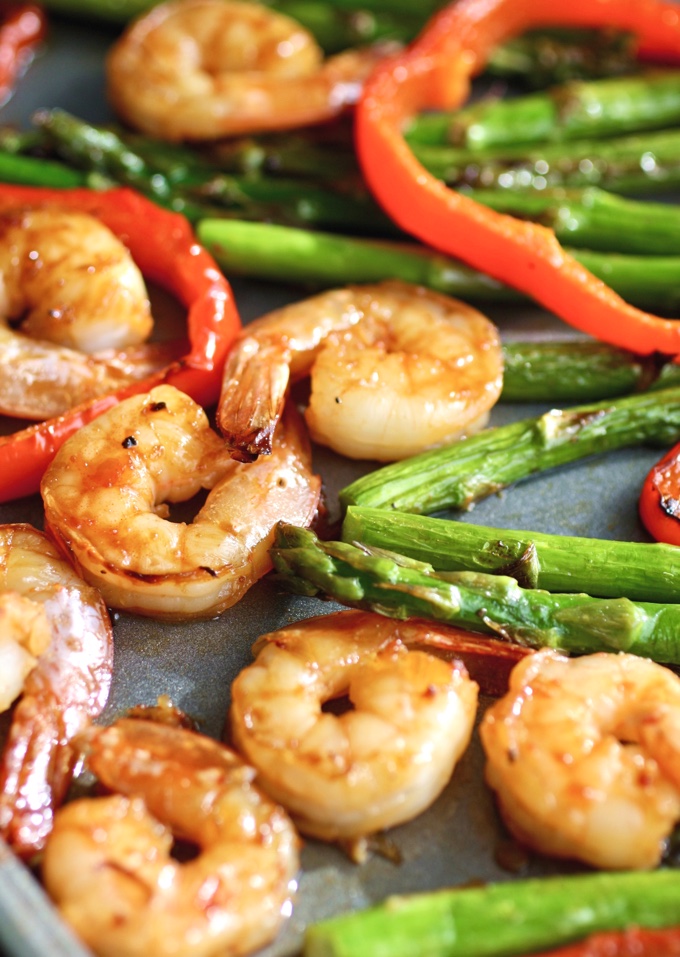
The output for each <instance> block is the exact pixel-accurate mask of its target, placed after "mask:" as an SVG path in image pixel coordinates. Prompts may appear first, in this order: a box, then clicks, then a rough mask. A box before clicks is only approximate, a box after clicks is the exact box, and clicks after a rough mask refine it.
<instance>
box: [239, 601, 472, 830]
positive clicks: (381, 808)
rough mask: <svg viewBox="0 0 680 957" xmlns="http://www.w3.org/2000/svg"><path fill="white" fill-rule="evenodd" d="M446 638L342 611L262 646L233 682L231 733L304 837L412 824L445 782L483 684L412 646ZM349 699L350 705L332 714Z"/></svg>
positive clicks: (415, 625)
mask: <svg viewBox="0 0 680 957" xmlns="http://www.w3.org/2000/svg"><path fill="white" fill-rule="evenodd" d="M444 630H445V629H444ZM437 631H438V629H437V628H436V627H435V626H432V625H431V624H427V623H424V622H413V621H411V622H408V621H407V622H398V621H394V620H393V619H389V618H384V617H382V616H380V615H375V614H371V613H367V612H359V611H345V612H340V613H338V614H333V615H327V616H323V617H318V618H312V619H308V620H307V621H303V622H298V623H297V624H296V625H291V626H290V627H288V628H282V629H281V630H280V631H275V632H273V633H271V634H267V635H264V636H263V637H262V638H260V639H259V641H258V643H257V644H256V646H255V651H256V652H257V658H256V660H255V662H254V663H253V664H252V665H250V666H249V667H247V668H245V669H244V670H243V671H242V672H241V673H240V674H239V675H238V677H237V678H236V680H235V681H234V683H233V685H232V704H231V711H230V729H231V734H232V737H233V741H234V744H235V746H236V748H237V749H238V750H239V751H240V753H241V754H243V756H244V757H245V759H246V760H247V761H248V762H249V763H251V764H252V765H254V767H256V768H257V773H258V782H259V783H260V784H261V785H262V787H263V788H264V790H265V791H266V792H267V793H268V794H269V795H270V796H271V797H272V798H274V799H275V800H277V801H280V803H281V804H283V806H284V807H285V808H286V809H287V810H288V811H289V812H290V813H291V815H292V817H293V820H294V821H295V822H296V824H297V825H298V826H299V828H300V830H301V831H302V832H303V833H305V834H310V835H312V836H314V837H318V838H322V839H324V840H329V841H333V840H343V841H350V842H351V841H355V840H357V839H360V838H362V837H365V836H366V835H369V834H371V833H373V832H375V831H377V830H380V829H382V828H387V827H392V826H394V825H396V824H400V823H402V822H405V821H408V820H410V819H411V818H413V817H415V816H416V815H417V814H419V813H420V812H421V811H423V810H424V809H425V808H427V807H429V805H430V804H431V803H432V802H433V801H434V800H435V798H436V797H437V796H438V795H439V794H440V792H441V791H442V789H443V788H444V786H445V785H446V783H447V782H448V780H449V778H450V777H451V774H452V772H453V769H454V766H455V764H456V762H457V761H458V759H459V758H460V756H461V755H462V753H463V751H464V750H465V748H466V747H467V744H468V741H469V740H470V735H471V733H472V726H473V722H474V718H475V710H476V704H477V685H476V683H475V682H474V681H472V680H471V679H470V678H469V677H468V675H467V672H466V671H465V668H464V667H463V665H462V664H461V663H460V662H455V661H454V662H447V661H444V660H443V659H442V658H439V657H436V656H435V655H434V654H429V653H428V652H426V651H423V650H420V649H419V648H418V649H413V650H412V649H410V648H409V645H412V644H424V645H427V644H428V642H429V640H430V638H431V636H432V635H433V634H435V635H436V633H437ZM342 696H348V698H349V701H350V702H351V704H352V705H353V708H352V709H351V710H346V711H344V713H340V714H332V713H328V712H326V711H324V710H323V705H324V704H326V702H328V701H329V700H330V699H333V698H339V697H342Z"/></svg>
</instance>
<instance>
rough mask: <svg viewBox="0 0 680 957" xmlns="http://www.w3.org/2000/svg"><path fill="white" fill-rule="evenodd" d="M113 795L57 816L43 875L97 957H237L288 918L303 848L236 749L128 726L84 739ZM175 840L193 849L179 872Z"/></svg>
mask: <svg viewBox="0 0 680 957" xmlns="http://www.w3.org/2000/svg"><path fill="white" fill-rule="evenodd" d="M81 743H82V744H83V745H84V746H85V748H86V758H87V763H88V766H89V768H90V769H91V770H92V771H93V772H94V773H95V774H96V775H97V777H98V778H99V780H100V781H101V782H102V783H103V784H104V785H106V786H107V787H108V788H109V789H111V790H112V791H114V792H115V793H114V794H113V795H111V796H108V797H100V798H83V799H80V800H77V801H74V802H72V803H71V804H68V805H66V806H64V807H63V808H62V809H61V810H60V811H59V813H58V814H57V817H56V820H55V825H54V830H53V832H52V835H51V837H50V840H49V842H48V844H47V847H46V849H45V855H44V861H43V868H42V874H43V879H44V882H45V886H46V888H47V891H48V893H49V894H50V895H51V896H52V898H53V900H54V901H55V903H56V905H57V907H58V909H59V911H60V912H61V915H62V917H64V919H65V920H66V921H67V922H68V923H69V924H70V925H71V926H72V927H73V929H74V930H75V931H76V933H77V934H78V935H79V936H80V937H81V938H82V939H83V940H84V942H85V943H86V944H87V945H88V946H89V947H90V948H91V949H92V951H93V952H94V953H95V954H97V955H98V957H151V955H153V957H170V955H175V957H177V955H181V957H222V955H225V954H229V955H233V957H237V955H240V954H247V953H250V952H251V951H253V950H256V949H258V948H259V947H262V946H264V944H266V943H268V942H269V941H270V940H272V939H273V938H274V937H275V935H276V933H277V932H278V930H279V928H280V926H281V925H282V923H283V922H284V921H285V918H286V917H287V916H289V915H290V913H291V910H292V897H293V894H294V891H295V888H296V875H297V871H298V868H299V856H298V847H299V839H298V837H297V834H296V832H295V829H294V828H293V825H292V823H291V821H290V820H289V818H288V816H287V815H286V813H285V812H284V811H283V810H282V809H281V808H280V807H277V806H276V805H275V804H274V803H273V802H272V801H270V800H269V799H268V798H267V797H265V796H264V795H263V794H262V793H261V792H260V790H259V789H258V788H257V787H256V786H255V784H254V783H253V779H254V777H255V772H254V770H253V769H252V768H250V767H248V766H247V765H245V764H244V763H243V762H242V760H241V759H240V758H239V757H238V756H237V755H236V754H235V753H234V752H233V751H230V750H229V749H228V748H226V747H224V746H223V745H221V744H219V742H217V741H214V740H212V739H210V738H206V737H204V736H203V735H199V734H196V733H195V732H192V731H187V730H185V729H183V728H178V727H171V726H170V725H167V724H158V723H156V722H153V721H144V720H135V719H121V720H119V721H117V722H116V724H115V725H113V726H112V727H110V728H94V727H92V728H91V729H90V730H89V731H88V732H87V733H86V734H85V735H83V736H82V737H81ZM174 838H178V839H180V840H182V841H188V842H191V843H192V844H195V845H197V847H198V850H199V853H198V856H197V857H195V858H194V859H193V860H189V861H187V862H185V863H180V862H179V861H178V860H176V859H174V858H173V857H172V856H171V854H170V850H171V848H172V845H173V839H174Z"/></svg>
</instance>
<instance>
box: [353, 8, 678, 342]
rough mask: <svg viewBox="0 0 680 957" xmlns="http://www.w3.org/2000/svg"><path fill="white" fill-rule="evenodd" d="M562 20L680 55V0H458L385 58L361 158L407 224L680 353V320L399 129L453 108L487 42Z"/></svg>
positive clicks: (576, 310) (369, 98) (610, 332)
mask: <svg viewBox="0 0 680 957" xmlns="http://www.w3.org/2000/svg"><path fill="white" fill-rule="evenodd" d="M554 24H559V25H565V26H579V27H617V28H620V29H622V30H626V31H629V32H632V33H634V34H635V35H636V36H637V39H638V44H639V53H640V54H641V55H644V56H646V57H650V56H651V57H655V58H659V59H663V60H676V61H677V60H678V59H680V6H679V5H677V4H675V3H668V2H662V0H569V3H564V4H562V3H555V2H552V0H456V2H454V3H452V4H451V5H450V6H448V7H445V8H444V9H443V10H442V11H441V12H440V13H439V14H437V15H436V16H435V17H434V18H433V19H432V20H431V21H430V23H429V25H428V26H426V27H425V29H424V31H423V32H422V33H421V35H420V36H419V37H418V38H417V39H416V40H415V41H414V43H413V44H412V45H411V46H410V47H409V48H407V49H406V50H405V51H403V52H402V53H399V54H397V55H396V56H394V57H392V58H390V59H388V60H386V61H384V62H382V63H380V64H379V65H378V66H377V67H376V69H375V70H374V72H373V73H372V75H371V77H370V78H369V79H368V81H367V82H366V84H365V86H364V92H363V95H362V97H361V99H360V101H359V104H358V106H357V109H356V121H355V123H356V126H355V128H356V145H357V152H358V155H359V160H360V162H361V166H362V169H363V172H364V175H365V178H366V180H367V182H368V185H369V187H370V189H371V191H372V192H373V194H374V196H375V197H376V199H377V200H378V202H379V203H380V204H381V205H382V206H383V207H384V209H385V210H386V212H387V213H388V214H389V215H390V216H391V217H392V218H393V219H394V220H395V222H396V223H397V224H398V225H399V226H401V227H402V228H403V229H404V230H405V231H406V232H408V233H411V234H412V235H413V236H415V237H417V238H418V239H420V240H422V241H423V242H424V243H426V244H428V245H429V246H432V247H434V248H436V249H439V250H441V251H442V252H445V253H447V254H449V255H451V256H455V257H458V258H459V259H461V260H463V261H464V262H466V263H468V264H469V265H471V266H473V267H475V268H476V269H479V270H481V271H483V272H485V273H488V274H489V275H491V276H493V277H494V278H496V279H499V280H500V281H502V282H504V283H507V284H508V285H510V286H514V287H515V288H517V289H520V290H522V291H523V292H525V293H527V294H528V295H529V296H531V297H532V298H533V299H535V300H536V301H537V302H538V303H540V304H542V305H543V306H544V307H545V308H546V309H549V310H551V311H552V312H554V313H556V314H557V315H558V316H560V317H561V318H562V319H564V320H565V321H566V322H568V323H570V324H571V325H573V326H575V327H576V328H578V329H580V330H582V331H583V332H586V333H589V334H591V335H593V336H596V337H597V338H599V339H602V340H604V341H606V342H610V343H612V344H614V345H617V346H622V347H624V348H626V349H630V350H632V351H633V352H637V353H640V354H649V353H652V352H655V351H658V352H663V353H667V354H671V355H675V354H678V353H680V322H675V321H673V320H669V319H664V318H661V317H657V316H654V315H651V314H649V313H647V312H644V311H642V310H639V309H636V308H634V307H633V306H631V305H629V304H627V303H626V302H625V301H624V300H623V299H621V297H620V296H619V295H618V294H616V293H615V292H614V291H613V290H612V289H610V288H609V287H608V286H607V285H606V284H605V283H603V282H602V281H601V280H599V279H597V278H596V277H595V276H593V275H592V274H591V273H590V272H588V270H586V269H584V267H583V266H581V265H580V264H579V263H577V262H576V260H575V259H573V258H572V257H571V256H570V255H568V254H567V253H566V252H565V251H564V249H562V247H561V246H560V244H559V242H558V241H557V239H556V238H555V235H554V233H553V231H552V230H550V229H548V228H546V227H544V226H540V225H537V224H534V223H529V222H524V221H520V220H516V219H514V218H512V217H511V216H507V215H504V214H501V213H497V212H494V211H493V210H490V209H487V208H485V207H483V206H481V205H480V204H479V203H476V202H474V201H473V200H472V199H470V198H468V197H466V196H464V195H461V194H460V193H456V192H454V191H453V190H450V189H448V188H447V187H446V186H445V185H444V184H443V183H441V182H440V181H439V180H437V179H435V177H433V176H432V175H431V174H430V173H428V172H427V170H425V169H424V167H423V166H421V164H420V163H419V162H418V160H416V158H415V157H414V156H413V154H412V152H411V150H410V149H409V146H408V144H407V143H406V142H405V140H404V137H403V134H402V130H403V128H404V126H405V124H406V123H407V121H408V119H409V118H410V117H411V116H413V115H415V114H416V113H419V112H421V111H423V110H425V109H432V108H434V109H446V110H451V109H455V108H456V107H458V106H460V105H461V104H462V103H463V102H464V101H465V99H466V98H467V96H468V93H469V86H470V79H471V78H472V77H473V76H474V75H475V74H477V73H479V72H480V71H481V70H482V69H483V67H484V65H485V63H486V61H487V59H488V57H489V54H490V53H491V51H492V50H493V49H494V48H495V47H496V46H497V45H499V44H501V43H504V42H505V41H506V40H508V39H510V38H511V37H513V36H516V35H517V34H520V33H522V32H524V31H525V30H528V29H531V28H536V27H547V26H550V25H554Z"/></svg>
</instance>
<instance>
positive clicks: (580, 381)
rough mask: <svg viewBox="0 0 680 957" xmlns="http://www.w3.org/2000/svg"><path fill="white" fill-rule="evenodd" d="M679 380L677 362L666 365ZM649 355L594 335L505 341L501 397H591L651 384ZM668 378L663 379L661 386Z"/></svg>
mask: <svg viewBox="0 0 680 957" xmlns="http://www.w3.org/2000/svg"><path fill="white" fill-rule="evenodd" d="M671 366H672V370H673V371H672V374H673V375H676V374H677V379H676V381H677V382H678V384H680V366H678V365H675V364H671ZM663 368H665V367H663V366H662V367H661V368H659V367H658V366H657V363H656V362H655V360H654V359H652V358H650V357H641V356H637V355H635V354H634V353H632V352H628V351H627V350H625V349H617V348H616V347H614V346H610V345H607V344H606V343H604V342H598V341H597V340H594V339H565V340H559V339H558V340H554V339H547V340H537V341H533V340H530V341H527V342H524V341H518V342H513V341H510V342H505V343H504V344H503V392H502V393H501V400H502V401H503V402H550V403H553V404H555V403H559V402H591V401H596V400H597V399H605V398H607V397H611V396H616V395H626V394H628V393H630V392H636V391H640V392H642V391H644V390H645V389H649V388H654V387H656V385H657V383H658V381H659V378H660V377H661V375H662V371H661V370H662V369H663ZM671 384H672V383H671V382H670V381H668V379H667V378H666V379H665V380H664V385H665V386H666V387H667V386H670V385H671Z"/></svg>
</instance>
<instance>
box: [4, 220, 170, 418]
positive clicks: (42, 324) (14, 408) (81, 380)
mask: <svg viewBox="0 0 680 957" xmlns="http://www.w3.org/2000/svg"><path fill="white" fill-rule="evenodd" d="M0 315H1V316H3V317H4V324H3V325H2V326H0V413H2V414H4V415H12V416H21V417H23V418H27V419H36V420H42V419H46V418H51V417H54V416H57V415H60V414H61V413H62V412H65V411H66V410H67V409H70V408H72V407H73V406H75V405H79V404H80V403H82V402H87V401H90V400H91V399H93V398H95V397H96V396H98V395H103V394H105V393H107V392H112V391H114V390H116V389H119V388H120V387H121V386H122V385H125V384H126V383H127V382H130V381H132V380H133V379H140V378H143V377H144V376H145V375H148V374H149V372H150V371H151V370H152V369H154V368H156V367H158V366H159V365H162V364H164V363H166V362H167V361H168V357H167V354H166V352H167V350H163V349H162V348H160V347H159V346H152V347H145V346H143V345H141V344H142V343H143V342H144V340H145V339H146V338H147V337H148V336H149V334H150V333H151V329H152V324H153V323H152V317H151V310H150V305H149V299H148V296H147V291H146V287H145V285H144V280H143V278H142V275H141V273H140V271H139V269H138V268H137V266H136V265H135V263H134V262H133V260H132V257H131V256H130V253H129V251H128V250H127V248H126V247H125V246H124V245H123V244H122V243H121V241H120V240H119V239H118V238H117V237H116V236H115V235H114V234H113V233H112V232H111V231H110V230H109V229H108V228H107V227H106V226H104V225H103V223H101V222H99V220H97V219H96V218H95V217H94V216H89V215H87V214H84V213H75V212H70V211H66V210H60V209H57V208H52V207H44V208H35V209H33V208H17V209H15V210H9V211H6V212H4V213H2V214H1V215H0ZM124 349H128V350H130V351H128V353H127V354H125V353H123V354H119V353H120V351H121V350H124Z"/></svg>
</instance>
